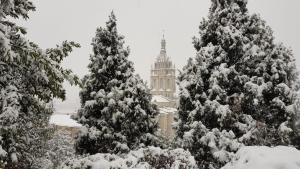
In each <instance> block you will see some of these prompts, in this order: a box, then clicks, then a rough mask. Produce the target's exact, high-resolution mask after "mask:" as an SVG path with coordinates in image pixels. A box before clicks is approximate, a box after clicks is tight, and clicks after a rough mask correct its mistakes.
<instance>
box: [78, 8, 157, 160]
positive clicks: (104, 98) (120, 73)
mask: <svg viewBox="0 0 300 169" xmlns="http://www.w3.org/2000/svg"><path fill="white" fill-rule="evenodd" d="M116 26H117V25H116V18H115V15H114V14H113V13H112V14H111V15H110V16H109V21H108V22H107V23H106V28H98V29H97V31H96V36H95V38H94V39H93V41H92V46H93V55H91V57H90V60H91V63H90V64H89V65H88V68H89V72H90V73H89V74H88V75H86V76H85V77H84V79H83V85H84V87H83V89H82V91H81V92H80V97H81V109H80V110H79V111H78V113H77V116H76V117H75V119H77V120H78V122H79V123H81V124H82V125H83V126H84V129H83V131H82V132H81V133H80V134H79V136H78V139H77V142H76V151H77V152H78V153H81V154H82V153H89V154H95V153H123V152H128V151H129V150H131V149H135V148H137V147H139V146H140V145H145V146H147V145H149V144H154V143H155V142H156V141H157V140H156V136H154V135H153V134H154V133H155V132H156V130H157V124H156V121H155V120H154V118H155V116H156V115H157V114H158V111H157V108H156V107H155V106H154V105H153V104H151V102H150V101H151V95H150V91H149V89H148V88H147V87H146V84H145V83H144V82H143V81H142V80H141V78H140V77H139V76H137V75H134V68H133V64H132V62H130V61H128V55H129V49H128V48H124V47H123V45H124V37H123V36H121V35H119V34H118V32H117V27H116Z"/></svg>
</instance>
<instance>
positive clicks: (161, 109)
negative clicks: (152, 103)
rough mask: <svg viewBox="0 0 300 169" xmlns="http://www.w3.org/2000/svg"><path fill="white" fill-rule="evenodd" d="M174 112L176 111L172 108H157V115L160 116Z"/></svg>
mask: <svg viewBox="0 0 300 169" xmlns="http://www.w3.org/2000/svg"><path fill="white" fill-rule="evenodd" d="M176 111H177V109H175V108H173V107H163V108H159V113H161V114H164V113H165V114H168V113H175V112H176Z"/></svg>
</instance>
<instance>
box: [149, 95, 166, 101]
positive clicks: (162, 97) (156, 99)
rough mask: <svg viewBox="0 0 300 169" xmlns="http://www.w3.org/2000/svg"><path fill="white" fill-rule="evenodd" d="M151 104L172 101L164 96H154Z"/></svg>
mask: <svg viewBox="0 0 300 169" xmlns="http://www.w3.org/2000/svg"><path fill="white" fill-rule="evenodd" d="M151 102H158V103H168V102H170V100H169V99H168V98H167V97H164V96H162V95H153V96H152V100H151Z"/></svg>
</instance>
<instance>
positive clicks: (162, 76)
mask: <svg viewBox="0 0 300 169" xmlns="http://www.w3.org/2000/svg"><path fill="white" fill-rule="evenodd" d="M175 79H176V75H175V65H174V64H173V63H172V61H171V59H170V57H168V56H167V51H166V40H165V38H164V37H163V39H162V40H161V50H160V54H159V55H158V56H157V58H156V61H155V63H154V65H152V67H151V77H150V86H151V93H152V95H160V96H163V97H166V98H168V99H171V100H172V99H174V98H175V92H176V83H175Z"/></svg>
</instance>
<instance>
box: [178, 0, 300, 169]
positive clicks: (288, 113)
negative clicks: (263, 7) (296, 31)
mask: <svg viewBox="0 0 300 169" xmlns="http://www.w3.org/2000/svg"><path fill="white" fill-rule="evenodd" d="M246 5H247V0H212V6H211V8H210V12H209V16H208V19H203V21H202V22H201V24H200V27H199V29H200V32H199V33H200V37H199V38H194V47H195V49H196V50H197V52H198V53H197V56H196V58H195V59H194V60H190V61H189V63H188V64H187V66H186V67H185V68H184V70H183V71H182V72H181V74H180V76H179V86H180V87H179V88H180V106H179V120H178V125H177V126H178V127H177V136H176V137H177V139H178V140H179V143H180V144H181V145H182V146H183V147H185V148H187V149H189V150H190V151H191V152H192V154H193V155H195V158H196V160H197V161H198V163H199V166H200V167H203V168H209V167H211V168H219V167H220V166H222V165H223V164H224V163H226V162H228V161H229V160H230V157H231V156H232V152H235V151H236V150H237V149H238V148H239V147H240V146H241V145H243V144H244V145H269V146H272V145H287V144H291V143H292V142H291V140H293V137H294V135H295V130H293V125H292V121H293V120H292V119H293V117H294V116H295V113H296V112H295V109H294V107H295V106H296V104H295V103H296V100H297V93H296V92H297V91H298V89H299V79H298V72H297V70H296V66H295V58H294V57H293V54H292V52H291V50H289V49H287V48H286V47H284V46H283V45H282V44H276V43H275V42H274V37H273V32H272V30H271V28H270V27H268V26H267V25H266V23H265V21H263V20H262V19H261V18H260V17H259V15H257V14H254V15H250V14H249V12H248V9H247V8H246Z"/></svg>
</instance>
